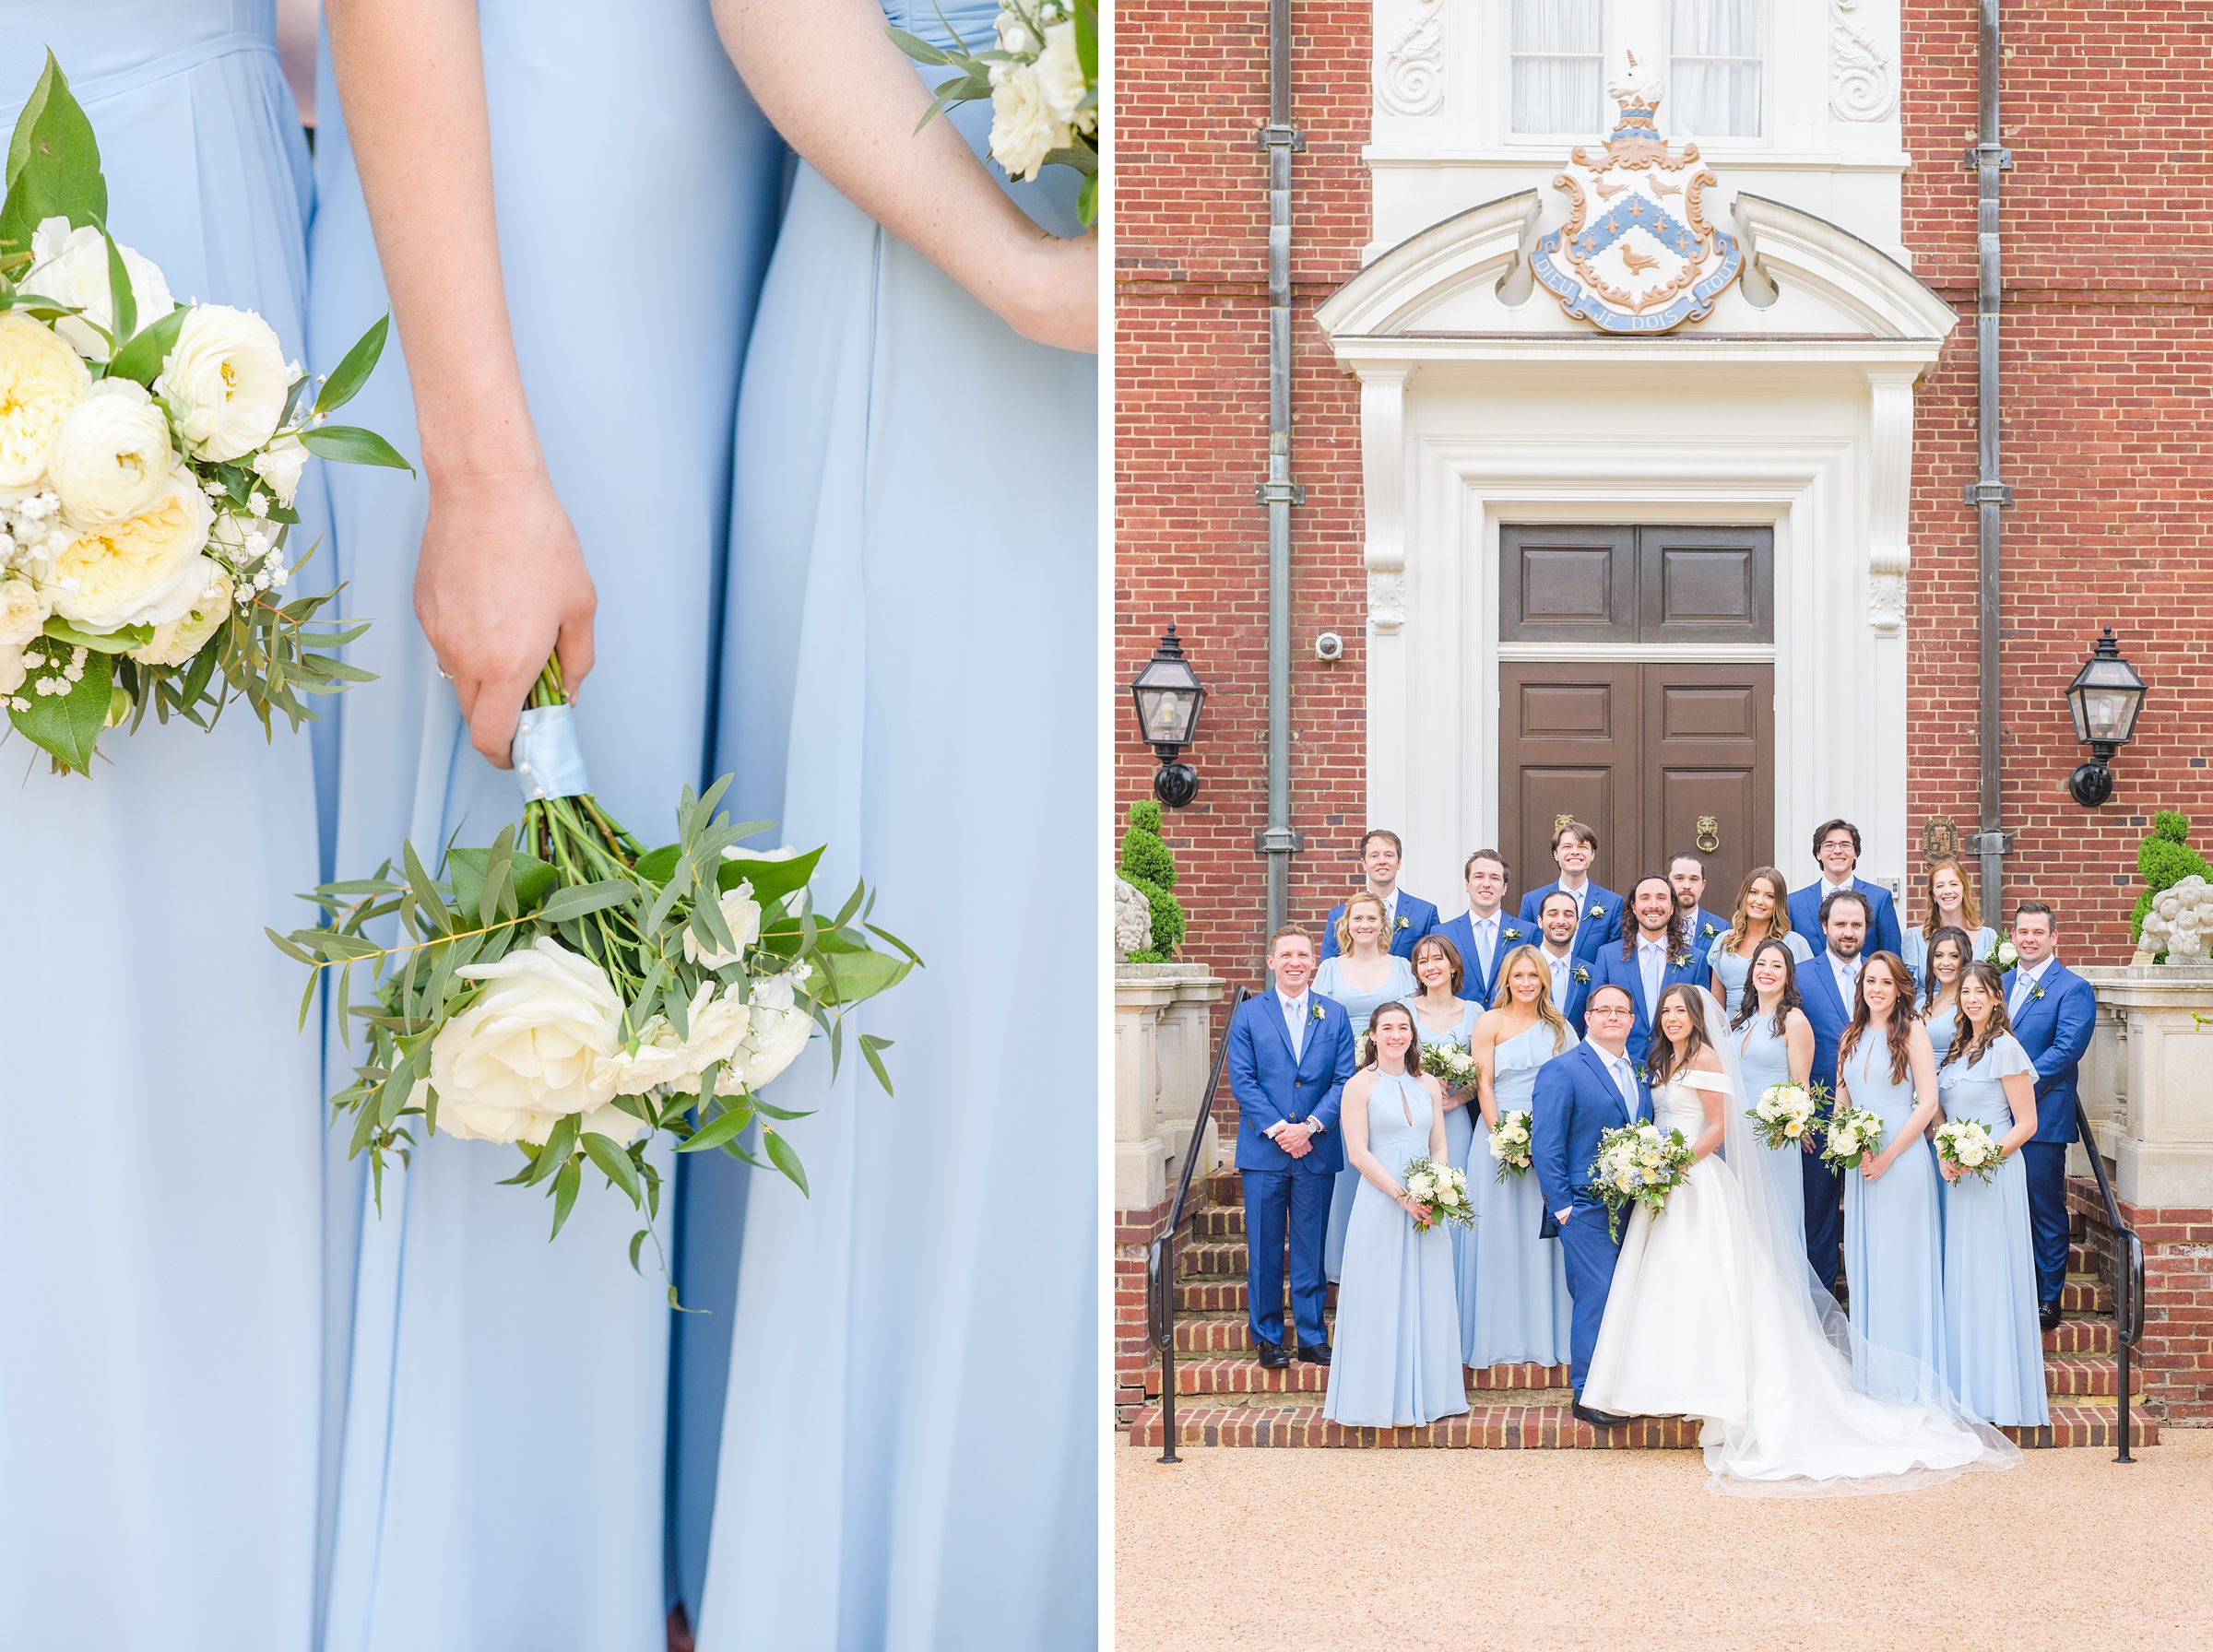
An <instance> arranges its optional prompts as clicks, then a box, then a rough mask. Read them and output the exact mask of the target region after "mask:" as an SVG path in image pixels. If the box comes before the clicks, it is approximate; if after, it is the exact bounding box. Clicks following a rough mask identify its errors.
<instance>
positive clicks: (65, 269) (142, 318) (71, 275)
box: [19, 218, 176, 361]
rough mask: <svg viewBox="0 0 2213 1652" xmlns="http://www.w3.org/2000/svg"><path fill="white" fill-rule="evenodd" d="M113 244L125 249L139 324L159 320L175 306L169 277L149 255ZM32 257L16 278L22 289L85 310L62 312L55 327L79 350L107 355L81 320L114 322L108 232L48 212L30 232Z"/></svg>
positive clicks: (104, 324)
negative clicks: (25, 270) (79, 314)
mask: <svg viewBox="0 0 2213 1652" xmlns="http://www.w3.org/2000/svg"><path fill="white" fill-rule="evenodd" d="M116 250H117V251H118V252H120V253H121V254H123V273H124V275H125V276H127V277H130V282H131V301H132V303H134V304H135V305H136V306H137V310H138V325H139V326H141V327H145V326H147V325H149V324H151V323H153V322H157V321H160V319H161V318H162V317H163V316H164V315H167V314H168V313H170V311H172V309H174V308H175V307H176V301H175V300H174V299H172V297H170V294H169V283H168V282H167V281H166V280H164V279H163V278H162V275H161V271H160V269H159V268H158V267H156V266H155V264H154V261H153V260H152V259H150V258H147V257H143V256H141V255H140V254H138V253H137V252H136V251H135V250H134V249H132V248H130V247H126V246H124V245H122V244H121V243H120V242H119V243H117V247H116ZM30 257H31V265H30V273H29V274H27V275H26V276H24V277H23V278H22V280H21V282H20V283H19V285H20V286H21V288H22V289H23V290H24V291H25V292H35V293H37V294H38V295H39V296H40V297H41V298H42V299H53V301H55V302H57V303H63V304H68V305H71V306H72V307H74V308H76V309H78V310H81V311H83V312H84V317H83V319H81V320H80V319H79V318H78V317H77V316H74V315H65V316H63V317H62V318H61V319H60V320H59V321H57V322H55V323H54V331H55V332H57V333H59V334H60V335H61V336H63V337H64V338H65V339H67V340H68V341H69V343H70V344H71V345H72V346H74V347H75V348H76V349H77V353H78V354H79V355H81V356H84V357H86V358H87V359H89V360H94V361H105V360H107V359H108V341H107V340H106V339H104V338H102V337H101V336H100V335H99V334H98V333H95V332H94V331H93V330H92V329H91V328H90V327H89V326H87V325H85V322H87V321H90V322H93V323H96V324H97V325H100V326H102V327H107V326H112V325H113V321H114V315H115V307H114V305H113V303H112V299H113V298H114V294H113V293H112V291H110V290H109V287H108V242H107V238H106V237H105V236H103V235H101V232H100V231H99V230H95V229H94V228H92V226H91V225H89V224H80V225H79V226H77V228H76V229H74V230H72V229H71V228H70V227H69V220H68V219H67V218H48V219H47V220H46V221H45V222H44V223H42V224H41V225H40V226H39V227H38V228H37V229H36V230H33V231H32V232H31V237H30Z"/></svg>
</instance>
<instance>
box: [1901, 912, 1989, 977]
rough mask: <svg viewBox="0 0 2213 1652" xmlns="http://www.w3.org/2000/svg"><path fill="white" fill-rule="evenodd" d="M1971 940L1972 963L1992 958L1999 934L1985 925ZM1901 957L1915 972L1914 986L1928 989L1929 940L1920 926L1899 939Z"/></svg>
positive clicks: (1916, 926) (1970, 960)
mask: <svg viewBox="0 0 2213 1652" xmlns="http://www.w3.org/2000/svg"><path fill="white" fill-rule="evenodd" d="M1969 939H1970V941H1971V942H1972V943H1973V946H1974V955H1973V957H1970V959H1969V960H1968V962H1970V963H1972V962H1975V960H1976V959H1980V958H1988V957H1989V956H1990V950H1991V948H1993V947H1994V946H1996V945H1997V944H1998V932H1997V931H1996V930H1995V929H1993V928H1992V927H1991V926H1989V925H1988V924H1984V925H1982V926H1981V927H1980V928H1978V929H1977V930H1976V931H1975V932H1974V934H1973V935H1971V936H1970V937H1969ZM1899 957H1901V958H1903V959H1904V960H1905V961H1906V967H1907V968H1908V969H1910V970H1911V971H1912V972H1913V985H1914V986H1915V987H1916V988H1917V989H1918V988H1922V987H1926V986H1927V985H1928V984H1929V977H1928V973H1927V972H1928V967H1929V938H1928V937H1927V936H1925V935H1923V933H1922V932H1921V926H1920V925H1919V924H1916V925H1914V926H1913V927H1912V928H1911V929H1909V930H1907V931H1906V932H1905V934H1904V935H1903V936H1901V937H1900V938H1899Z"/></svg>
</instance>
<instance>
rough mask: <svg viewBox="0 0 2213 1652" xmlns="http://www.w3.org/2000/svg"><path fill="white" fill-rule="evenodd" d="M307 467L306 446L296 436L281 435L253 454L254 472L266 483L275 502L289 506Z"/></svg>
mask: <svg viewBox="0 0 2213 1652" xmlns="http://www.w3.org/2000/svg"><path fill="white" fill-rule="evenodd" d="M305 468H307V448H306V447H305V445H303V444H302V442H301V440H300V438H299V437H297V436H282V437H279V438H278V440H276V441H275V442H272V443H269V445H268V446H267V447H266V448H264V449H263V450H262V451H261V452H260V453H257V454H254V475H255V476H257V477H259V478H261V479H262V480H263V481H265V482H266V483H268V485H269V491H270V492H272V493H274V494H275V495H276V496H277V502H278V504H280V505H287V506H289V505H290V503H291V502H292V495H293V494H294V493H296V492H297V491H299V488H300V473H301V472H302V470H304V469H305Z"/></svg>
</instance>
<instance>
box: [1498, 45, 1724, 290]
mask: <svg viewBox="0 0 2213 1652" xmlns="http://www.w3.org/2000/svg"><path fill="white" fill-rule="evenodd" d="M1635 65H1636V60H1635V59H1634V58H1632V59H1631V60H1630V66H1631V69H1632V70H1634V68H1635ZM1662 90H1663V88H1662V85H1661V83H1660V82H1659V81H1657V80H1648V81H1645V82H1643V83H1641V84H1630V85H1615V86H1610V87H1608V88H1607V91H1608V93H1609V94H1610V95H1611V96H1612V97H1613V99H1614V100H1615V102H1616V103H1617V104H1619V105H1620V108H1621V115H1620V119H1619V123H1618V124H1616V125H1615V128H1614V135H1613V136H1611V137H1609V138H1607V139H1606V147H1605V148H1604V150H1603V151H1601V152H1600V153H1598V154H1595V155H1594V154H1592V152H1591V150H1590V149H1588V148H1584V147H1583V146H1581V145H1580V144H1579V145H1578V146H1577V147H1576V148H1575V151H1574V153H1573V154H1572V156H1570V158H1569V159H1568V168H1567V170H1566V171H1563V172H1561V173H1560V174H1559V175H1558V176H1557V177H1556V178H1554V179H1553V181H1552V183H1553V187H1554V188H1555V189H1564V190H1566V191H1568V193H1569V194H1570V195H1572V196H1573V197H1574V208H1573V210H1572V211H1571V212H1570V213H1569V214H1568V221H1567V222H1566V223H1565V224H1563V225H1561V226H1560V228H1558V229H1556V230H1553V231H1552V233H1551V234H1549V235H1547V236H1545V237H1544V239H1543V240H1541V241H1539V242H1537V245H1536V250H1535V251H1534V252H1533V254H1531V259H1530V262H1531V265H1532V266H1533V269H1534V271H1535V274H1536V277H1537V280H1538V281H1539V282H1540V283H1541V284H1542V285H1543V286H1544V287H1545V288H1546V289H1549V290H1550V291H1552V292H1553V293H1555V294H1556V295H1557V296H1558V298H1559V301H1560V307H1561V308H1562V309H1564V310H1566V311H1567V312H1568V314H1570V315H1580V316H1581V317H1582V318H1583V319H1584V320H1585V321H1588V322H1590V323H1591V324H1592V325H1594V326H1597V327H1600V328H1603V329H1604V331H1606V332H1609V333H1664V332H1666V331H1668V330H1669V329H1670V328H1671V327H1676V326H1680V325H1682V324H1683V323H1685V322H1686V321H1700V320H1703V319H1704V318H1705V317H1706V316H1707V315H1709V314H1710V313H1712V310H1713V301H1714V300H1715V298H1716V297H1718V296H1719V295H1720V294H1721V292H1722V289H1725V288H1726V287H1727V286H1728V285H1729V283H1730V282H1732V281H1734V280H1735V279H1736V277H1737V272H1738V271H1739V270H1740V269H1741V268H1742V267H1743V266H1744V252H1743V249H1742V248H1740V247H1739V246H1738V245H1737V242H1736V239H1735V237H1734V236H1731V235H1726V234H1723V233H1722V231H1721V230H1716V229H1715V228H1714V227H1713V225H1712V224H1710V222H1708V221H1707V218H1706V206H1705V198H1704V197H1705V191H1706V190H1707V189H1708V188H1709V187H1710V186H1711V185H1712V184H1713V183H1715V179H1714V175H1713V173H1712V172H1710V171H1708V170H1707V169H1706V166H1705V164H1704V163H1703V162H1702V161H1700V160H1699V159H1698V145H1697V144H1695V143H1686V144H1685V145H1684V146H1683V153H1682V154H1680V155H1675V154H1671V153H1670V152H1669V150H1668V146H1667V144H1666V143H1665V142H1664V141H1663V139H1662V138H1661V136H1660V130H1659V128H1658V126H1656V125H1655V124H1653V120H1652V114H1653V112H1654V111H1655V110H1656V109H1658V107H1659V105H1660V99H1661V95H1662Z"/></svg>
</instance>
